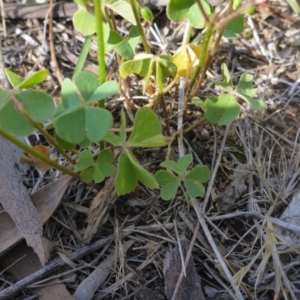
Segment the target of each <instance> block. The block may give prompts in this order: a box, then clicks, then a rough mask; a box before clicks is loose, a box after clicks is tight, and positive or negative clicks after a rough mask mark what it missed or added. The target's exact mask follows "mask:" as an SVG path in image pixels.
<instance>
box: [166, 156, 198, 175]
mask: <svg viewBox="0 0 300 300" xmlns="http://www.w3.org/2000/svg"><path fill="white" fill-rule="evenodd" d="M192 161H193V156H192V154H186V155H184V156H183V157H181V158H180V159H179V160H178V162H177V163H176V162H175V161H173V160H166V161H164V162H162V163H161V164H160V166H161V167H164V168H167V169H170V170H172V171H174V172H175V173H177V174H178V175H183V174H184V173H185V172H186V170H187V168H188V166H189V165H190V164H191V162H192Z"/></svg>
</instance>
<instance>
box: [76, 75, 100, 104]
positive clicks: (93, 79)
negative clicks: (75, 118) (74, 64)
mask: <svg viewBox="0 0 300 300" xmlns="http://www.w3.org/2000/svg"><path fill="white" fill-rule="evenodd" d="M73 82H74V84H75V85H76V87H77V89H78V91H79V93H80V95H81V96H82V97H83V99H84V100H85V101H86V102H87V101H88V100H89V99H90V98H91V97H92V95H93V94H94V92H95V91H96V89H97V88H98V87H99V81H98V77H97V76H96V75H95V74H93V73H91V72H87V71H83V72H80V73H78V74H76V75H75V76H74V78H73ZM100 87H101V86H100ZM95 101H96V100H95Z"/></svg>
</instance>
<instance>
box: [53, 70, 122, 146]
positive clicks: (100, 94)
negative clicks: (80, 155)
mask: <svg viewBox="0 0 300 300" xmlns="http://www.w3.org/2000/svg"><path fill="white" fill-rule="evenodd" d="M117 91H118V84H117V83H116V82H114V81H107V82H105V83H103V84H102V85H99V83H98V79H97V76H96V75H94V74H92V73H90V72H80V73H78V74H76V75H75V76H74V79H73V82H72V81H71V80H70V79H65V80H64V82H63V85H62V104H63V107H60V109H59V111H58V112H57V115H56V117H55V120H54V126H55V129H56V131H57V134H58V136H59V137H60V138H61V139H63V140H65V141H66V142H69V143H74V144H81V143H82V142H83V141H84V140H86V139H87V140H89V141H90V142H98V141H100V140H101V139H102V138H103V137H104V136H105V135H106V134H107V133H108V131H109V129H110V128H111V126H112V123H113V117H112V114H111V113H110V112H109V111H107V110H106V109H103V108H100V107H95V106H94V104H95V103H97V102H98V101H100V100H103V99H105V98H106V97H110V96H112V95H114V94H115V93H116V92H117Z"/></svg>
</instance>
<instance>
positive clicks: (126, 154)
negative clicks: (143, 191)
mask: <svg viewBox="0 0 300 300" xmlns="http://www.w3.org/2000/svg"><path fill="white" fill-rule="evenodd" d="M138 182H141V183H142V184H144V185H145V186H147V187H149V188H158V184H157V181H156V180H155V177H154V176H153V175H152V174H151V173H149V172H148V171H147V170H146V169H145V168H143V167H142V166H141V165H140V164H139V162H138V161H137V159H136V158H135V157H134V155H133V153H132V152H131V151H130V150H126V151H123V152H122V153H121V155H120V157H119V163H118V171H117V175H116V180H115V187H116V192H117V194H118V195H125V194H128V193H130V192H132V191H133V190H134V188H135V187H136V186H137V184H138Z"/></svg>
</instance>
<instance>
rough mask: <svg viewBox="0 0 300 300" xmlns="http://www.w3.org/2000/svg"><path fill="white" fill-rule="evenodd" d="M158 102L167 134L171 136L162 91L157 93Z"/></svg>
mask: <svg viewBox="0 0 300 300" xmlns="http://www.w3.org/2000/svg"><path fill="white" fill-rule="evenodd" d="M158 102H160V104H161V107H162V110H163V113H164V118H165V122H166V131H167V135H168V136H171V131H170V120H169V116H168V112H167V107H166V102H165V99H164V95H163V94H162V93H159V94H158Z"/></svg>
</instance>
